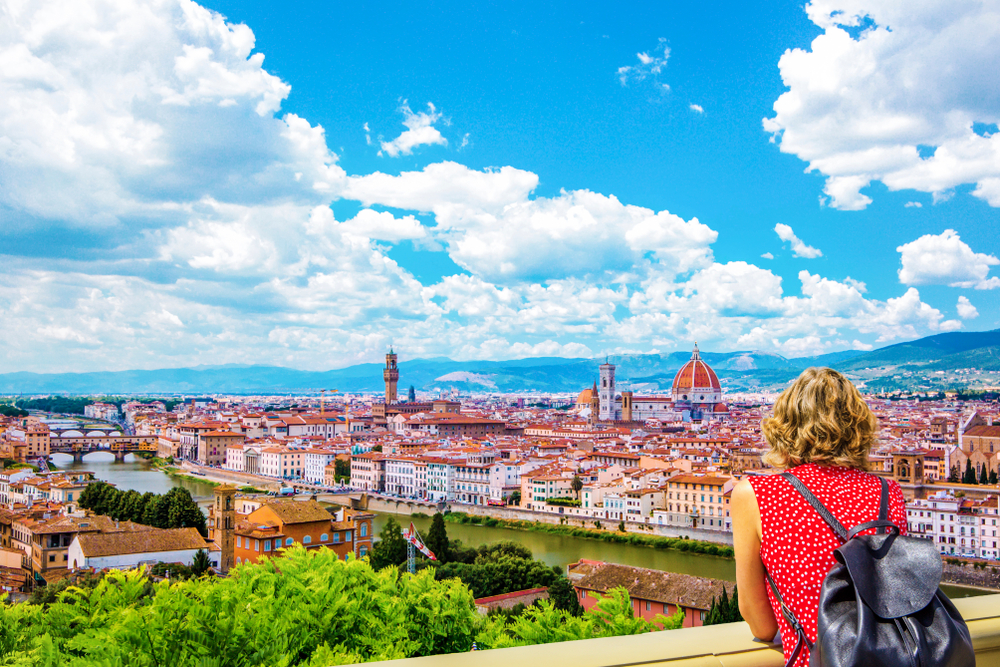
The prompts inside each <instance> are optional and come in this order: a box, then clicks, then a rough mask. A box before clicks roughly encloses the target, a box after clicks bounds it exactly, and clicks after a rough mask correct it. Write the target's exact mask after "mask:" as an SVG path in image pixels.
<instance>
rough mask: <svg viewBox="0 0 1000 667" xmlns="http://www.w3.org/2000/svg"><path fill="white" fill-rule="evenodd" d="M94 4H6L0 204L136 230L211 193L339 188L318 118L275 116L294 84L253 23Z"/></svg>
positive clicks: (184, 8) (264, 195) (170, 7)
mask: <svg viewBox="0 0 1000 667" xmlns="http://www.w3.org/2000/svg"><path fill="white" fill-rule="evenodd" d="M97 4H98V5H99V6H93V5H94V3H88V2H75V3H71V4H70V5H66V4H65V3H53V2H30V3H15V4H12V5H9V6H8V7H7V9H5V10H4V11H3V12H0V34H3V35H4V39H3V46H2V47H0V137H2V138H0V205H5V206H7V207H9V208H11V209H15V210H18V211H20V212H23V213H25V214H26V215H27V218H26V219H27V220H31V221H35V222H36V223H37V224H47V222H44V223H43V221H58V223H59V224H66V225H70V226H74V227H81V226H90V227H94V226H97V227H101V226H104V227H107V226H114V225H117V224H119V223H121V222H122V221H125V220H127V221H128V222H129V224H130V226H131V228H132V229H134V228H135V225H136V224H143V225H146V226H158V225H161V224H163V222H164V220H165V219H166V220H168V221H176V216H174V215H172V211H171V210H170V207H169V206H167V205H166V204H167V203H170V204H172V203H175V202H178V201H180V202H185V201H197V200H199V199H201V198H202V197H204V196H207V195H211V196H213V197H216V198H219V199H230V200H239V201H242V202H244V203H249V202H254V201H258V202H259V201H265V200H267V199H268V198H270V197H272V196H274V188H275V187H280V188H281V189H282V196H287V195H288V194H289V192H294V191H296V190H298V191H299V192H300V193H301V194H302V196H307V197H313V196H316V195H317V194H318V192H320V191H329V192H332V191H333V190H335V188H336V184H337V183H338V182H339V181H340V180H341V179H342V177H343V172H342V171H341V170H340V168H339V167H337V166H336V157H335V156H334V155H332V154H331V153H330V152H329V150H328V149H327V147H326V143H325V138H324V136H323V130H322V128H318V127H311V126H310V125H309V123H308V122H306V121H304V120H303V119H301V118H299V117H297V116H294V115H286V116H284V117H282V118H276V117H275V113H276V112H277V111H278V110H279V108H280V106H281V102H282V100H284V98H285V97H286V96H287V95H288V92H289V90H290V88H289V86H288V84H286V83H285V82H283V81H281V80H280V79H279V78H278V77H276V76H274V75H272V74H270V73H268V72H267V71H265V70H264V69H263V62H264V56H263V54H260V53H253V48H254V35H253V33H252V32H251V31H250V29H249V28H247V27H246V26H244V25H233V24H230V23H227V22H226V21H225V20H224V19H223V17H222V16H220V15H219V14H217V13H215V12H212V11H209V10H208V9H205V8H204V7H201V6H199V5H197V4H194V3H193V2H172V1H167V0H157V1H154V2H148V3H147V2H138V0H126V1H125V2H122V3H117V4H116V5H115V8H114V10H112V9H110V8H108V7H104V6H103V4H101V3H97ZM97 35H99V36H100V39H99V40H98V41H95V39H96V37H95V36H97ZM246 137H254V140H253V141H250V142H246V141H245V139H246ZM223 154H228V155H229V156H230V157H232V158H235V159H231V160H227V159H221V160H220V159H219V156H220V155H223ZM295 174H298V178H297V179H296V178H295V177H294V175H295ZM279 184H280V185H279ZM317 200H318V199H317Z"/></svg>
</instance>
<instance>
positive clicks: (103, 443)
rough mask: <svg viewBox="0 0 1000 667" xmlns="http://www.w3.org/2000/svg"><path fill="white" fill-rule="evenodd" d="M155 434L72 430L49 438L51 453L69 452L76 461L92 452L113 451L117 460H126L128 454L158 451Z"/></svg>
mask: <svg viewBox="0 0 1000 667" xmlns="http://www.w3.org/2000/svg"><path fill="white" fill-rule="evenodd" d="M156 441H157V438H156V436H155V435H121V434H120V433H117V432H114V431H111V432H105V431H87V432H86V433H83V432H81V431H76V430H71V431H66V432H64V433H59V434H56V433H53V434H52V437H51V438H50V440H49V453H50V454H69V455H70V456H72V457H73V460H74V461H76V462H81V461H83V457H84V456H86V455H87V454H90V453H92V452H111V453H112V454H114V455H115V460H116V461H124V460H125V455H126V454H136V453H139V452H152V453H155V452H156Z"/></svg>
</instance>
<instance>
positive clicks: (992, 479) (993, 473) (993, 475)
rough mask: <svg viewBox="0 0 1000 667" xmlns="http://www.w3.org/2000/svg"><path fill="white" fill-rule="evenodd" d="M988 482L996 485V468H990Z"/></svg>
mask: <svg viewBox="0 0 1000 667" xmlns="http://www.w3.org/2000/svg"><path fill="white" fill-rule="evenodd" d="M989 483H990V484H991V485H992V486H996V485H997V471H996V470H991V471H990V479H989Z"/></svg>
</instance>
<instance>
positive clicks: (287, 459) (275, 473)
mask: <svg viewBox="0 0 1000 667" xmlns="http://www.w3.org/2000/svg"><path fill="white" fill-rule="evenodd" d="M258 467H259V474H261V475H264V476H265V477H278V478H281V479H302V475H303V472H304V471H305V453H304V452H303V450H301V449H292V448H291V447H277V446H272V447H262V448H261V450H260V462H259V466H258Z"/></svg>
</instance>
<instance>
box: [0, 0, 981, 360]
mask: <svg viewBox="0 0 1000 667" xmlns="http://www.w3.org/2000/svg"><path fill="white" fill-rule="evenodd" d="M0 34H3V35H5V40H4V43H3V46H0V207H3V209H4V210H5V211H12V212H14V213H15V214H16V215H18V216H20V218H19V219H23V221H24V222H23V224H24V225H28V226H32V227H33V228H32V231H35V230H37V231H38V232H39V233H46V234H47V233H50V232H52V231H53V229H54V228H55V227H60V230H59V231H61V232H66V230H67V229H70V230H71V231H72V230H77V231H78V232H79V234H81V235H89V236H87V238H88V239H91V238H96V239H98V240H99V243H101V244H103V246H102V249H101V250H98V251H95V250H93V249H92V248H91V247H89V246H87V245H86V244H77V245H73V244H68V247H70V248H71V249H70V251H69V252H70V253H71V254H70V255H69V256H57V257H52V258H49V257H46V259H45V262H44V263H43V264H40V263H39V261H38V259H37V258H35V257H23V256H16V255H6V256H5V257H4V268H3V270H2V271H0V312H2V313H3V317H2V318H0V336H2V337H3V338H4V340H7V341H8V342H9V344H8V345H5V346H4V347H3V348H0V364H2V365H3V366H4V367H5V368H9V369H15V368H32V369H33V370H66V368H67V364H70V365H71V366H72V368H73V369H74V370H93V369H98V368H100V369H115V368H118V369H120V368H142V367H146V368H148V367H162V366H180V365H188V364H197V363H260V362H261V361H262V360H264V361H266V362H267V363H275V364H282V365H289V366H299V367H310V368H316V367H332V366H337V365H345V364H349V363H356V362H362V361H370V360H372V359H373V358H377V356H378V355H379V354H380V353H382V352H384V348H385V347H386V346H387V345H388V344H389V342H390V341H393V342H394V343H395V344H396V345H397V346H399V347H402V348H403V349H405V350H406V354H407V356H408V357H410V358H415V357H420V356H439V355H448V356H452V357H453V358H493V359H495V358H510V357H516V356H540V355H560V356H588V357H589V356H592V355H593V354H594V351H595V350H606V349H624V348H623V347H622V346H623V345H627V346H628V347H629V349H636V350H644V349H647V350H648V349H649V346H653V347H654V348H662V349H674V348H675V347H683V348H687V346H688V345H689V344H690V342H691V341H692V340H701V341H713V342H714V343H715V346H717V347H721V348H726V347H728V348H730V349H732V348H734V347H738V346H745V345H752V346H754V347H760V348H766V349H770V350H774V351H781V352H784V353H788V354H791V353H796V354H798V353H804V352H807V351H815V350H826V349H830V348H831V346H833V347H837V346H840V347H843V346H845V345H849V344H848V343H847V342H846V341H847V340H850V339H851V338H856V341H855V343H851V344H850V345H853V346H855V347H857V346H858V345H868V344H870V343H867V342H865V343H860V342H858V340H857V339H860V338H865V339H866V340H867V339H869V338H875V337H878V339H879V340H895V339H898V338H900V337H904V336H916V335H922V334H925V333H928V332H934V331H943V330H949V329H950V328H954V327H956V326H959V324H958V322H957V320H945V319H944V317H943V316H942V315H941V313H940V311H938V310H937V309H936V308H934V307H932V306H930V305H929V304H927V303H924V302H923V301H922V299H921V298H920V295H919V293H917V291H916V289H913V288H910V289H908V290H907V291H906V292H905V293H904V294H903V295H901V296H897V297H894V298H890V299H886V300H884V301H882V300H876V299H873V298H869V296H868V295H867V293H866V290H865V286H864V285H863V284H862V283H860V282H857V281H852V280H851V279H849V278H844V279H842V280H833V279H831V278H827V277H823V276H819V275H813V274H810V273H808V272H802V273H800V274H799V276H798V278H799V282H800V283H801V294H800V295H791V294H787V293H785V291H784V289H783V284H782V279H781V277H780V276H779V275H777V274H776V273H774V272H772V271H769V270H767V269H763V268H761V267H758V266H755V265H754V264H752V263H748V262H724V261H723V262H719V261H716V258H715V256H714V254H713V250H712V248H713V244H714V243H715V242H716V240H717V239H718V236H719V235H718V233H717V232H716V230H715V229H713V227H712V226H711V225H710V224H708V222H707V221H706V222H702V221H701V220H699V219H698V218H695V217H688V218H682V217H680V216H678V215H676V214H674V213H671V212H670V211H668V210H653V209H650V208H645V207H642V206H636V205H633V204H630V203H628V202H623V201H620V200H619V199H618V198H617V197H615V196H614V195H612V194H610V193H600V192H593V191H590V190H563V191H558V192H554V193H551V194H548V195H547V196H537V195H536V189H537V188H538V185H539V176H538V175H537V174H534V173H532V172H530V171H526V170H523V169H518V168H516V167H513V166H501V167H498V168H490V169H473V168H470V167H467V166H464V165H462V164H458V163H456V162H440V163H436V164H428V165H426V166H423V167H418V168H414V169H413V170H411V171H405V172H402V173H398V174H385V173H378V172H376V173H372V174H357V175H351V176H349V175H347V174H346V173H345V172H344V170H343V169H342V168H341V167H340V165H339V164H338V159H337V156H336V155H335V154H334V153H333V152H331V151H330V149H329V148H328V140H330V138H329V137H327V136H326V133H325V131H324V129H323V128H322V127H320V126H318V125H313V124H312V123H310V122H309V120H308V119H306V118H302V117H300V116H296V115H294V114H281V111H280V107H281V104H282V102H283V100H284V99H285V98H286V97H287V96H288V94H289V86H288V84H287V83H285V82H283V81H281V80H280V79H279V78H277V77H275V76H273V75H272V74H270V73H268V72H267V71H266V70H265V69H264V67H263V62H264V59H263V55H261V54H258V53H255V52H254V37H253V33H252V32H251V31H250V29H249V28H248V27H246V26H241V25H234V24H231V23H227V22H226V21H225V19H224V18H223V17H221V16H220V15H218V14H216V13H213V12H211V11H209V10H207V9H204V8H203V7H200V6H198V5H197V4H194V3H193V2H188V1H186V0H185V1H184V2H175V1H174V0H169V1H168V0H150V1H149V2H144V3H139V2H137V1H136V2H130V1H128V0H125V1H124V2H120V3H117V4H116V5H115V7H114V11H109V10H108V8H107V7H106V6H105V5H104V4H103V3H102V0H80V1H79V2H76V3H72V4H71V5H66V4H65V3H62V4H58V3H46V2H41V1H40V2H34V3H21V4H13V5H11V8H9V9H7V10H6V13H0ZM94 35H100V36H101V38H100V39H99V40H97V41H95V40H94V38H93V36H94ZM668 53H669V51H668V49H667V48H666V45H665V43H663V42H661V43H660V45H659V46H658V47H657V48H656V49H654V50H653V51H651V52H648V53H643V54H640V56H639V57H638V64H637V65H635V66H634V69H633V68H632V67H631V66H630V67H629V68H628V72H627V74H628V77H627V79H626V82H627V83H629V84H630V85H632V84H633V83H638V82H640V81H645V82H646V84H649V83H652V84H654V85H659V81H658V79H657V76H658V75H660V74H661V73H662V71H663V70H664V67H665V65H666V62H667V57H668ZM691 110H692V111H694V112H697V109H693V108H692V109H691ZM403 112H404V124H405V126H406V131H405V132H403V134H402V135H400V137H397V138H396V139H394V140H393V141H390V142H385V144H387V145H388V146H391V147H392V148H391V149H390V148H388V147H386V146H383V151H384V152H385V153H386V154H387V155H389V154H390V153H391V151H396V153H395V154H396V155H404V154H407V152H408V151H414V149H415V148H416V147H417V146H422V145H434V144H444V143H445V142H444V137H443V136H441V135H440V133H438V130H437V129H436V128H435V125H436V124H439V123H440V122H444V119H443V118H442V117H441V115H440V112H438V111H437V109H435V108H434V107H433V106H428V107H427V110H426V111H423V112H420V113H413V112H412V110H410V109H409V107H408V106H406V105H405V104H404V111H403ZM362 128H363V129H364V131H365V134H366V138H370V137H371V132H370V128H369V126H368V125H367V124H364V125H363V126H362ZM466 136H467V135H466ZM456 141H457V140H456ZM464 143H465V142H464V139H463V145H464ZM988 185H989V184H987V186H988ZM939 196H940V195H939ZM337 200H343V201H341V202H340V203H337V204H335V203H334V202H335V201H337ZM357 204H360V207H357ZM331 206H334V207H336V209H337V210H338V211H341V210H345V211H351V212H350V213H348V214H347V215H346V217H345V216H342V217H341V219H339V220H338V219H337V218H336V217H335V215H334V212H333V209H332V208H331ZM386 209H389V210H386ZM355 211H356V212H355ZM6 231H7V229H6V228H4V229H0V235H3V234H4V233H6ZM788 231H789V233H791V229H790V228H789V230H788ZM790 239H795V240H794V241H792V240H790ZM407 241H410V242H412V243H413V244H414V245H415V246H417V250H421V251H425V250H433V251H438V249H443V251H442V252H443V253H444V254H440V255H429V257H430V258H432V261H433V260H434V259H444V258H445V255H446V256H447V258H449V259H450V260H452V261H453V262H454V263H456V264H457V265H458V267H459V269H457V270H456V271H455V272H454V273H455V275H444V276H443V277H434V278H432V279H424V280H423V281H421V280H418V279H417V278H416V277H415V276H414V275H413V273H412V272H411V271H409V270H407V269H406V268H404V266H401V265H400V263H398V262H397V261H396V260H395V259H394V257H405V256H406V253H396V252H395V251H394V248H393V246H394V245H395V244H399V243H405V242H407ZM788 242H789V243H792V248H793V250H795V249H796V248H798V250H797V251H796V254H799V255H801V256H807V255H806V254H802V253H809V252H815V253H816V254H817V256H818V253H819V251H818V250H815V249H813V248H810V247H809V246H806V245H805V244H804V243H802V242H801V241H799V240H798V239H797V237H794V234H792V235H791V236H790V237H789V240H788ZM44 250H45V249H43V251H44ZM970 252H971V251H970ZM763 257H764V258H765V259H770V258H773V256H772V255H771V254H770V253H765V254H764V255H763ZM973 257H974V258H978V259H976V262H979V264H983V263H984V262H985V266H986V270H985V272H984V271H979V270H978V269H973V270H972V274H971V277H969V276H965V277H962V276H959V277H958V278H955V279H954V280H957V281H965V280H972V281H974V282H975V284H974V285H972V286H974V287H978V286H980V284H986V285H989V284H990V282H991V281H993V280H996V279H995V278H992V279H991V278H989V276H988V275H987V273H988V269H989V266H990V265H991V264H992V263H995V261H996V260H995V259H994V258H992V257H991V256H988V255H976V254H975V253H973ZM983 258H986V259H983ZM968 263H969V262H968V261H966V264H968ZM911 264H912V262H909V263H908V260H905V259H904V265H907V266H909V265H911ZM973 264H975V262H973ZM40 265H43V266H44V267H45V268H44V270H39V268H38V267H39V266H40ZM448 265H449V266H450V264H448ZM977 271H978V273H977ZM914 284H917V283H914ZM970 305H971V304H970ZM959 316H960V317H961V316H962V315H961V310H960V311H959ZM25 331H30V332H37V333H38V335H37V336H24V333H23V332H25ZM848 333H849V334H850V335H848Z"/></svg>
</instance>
